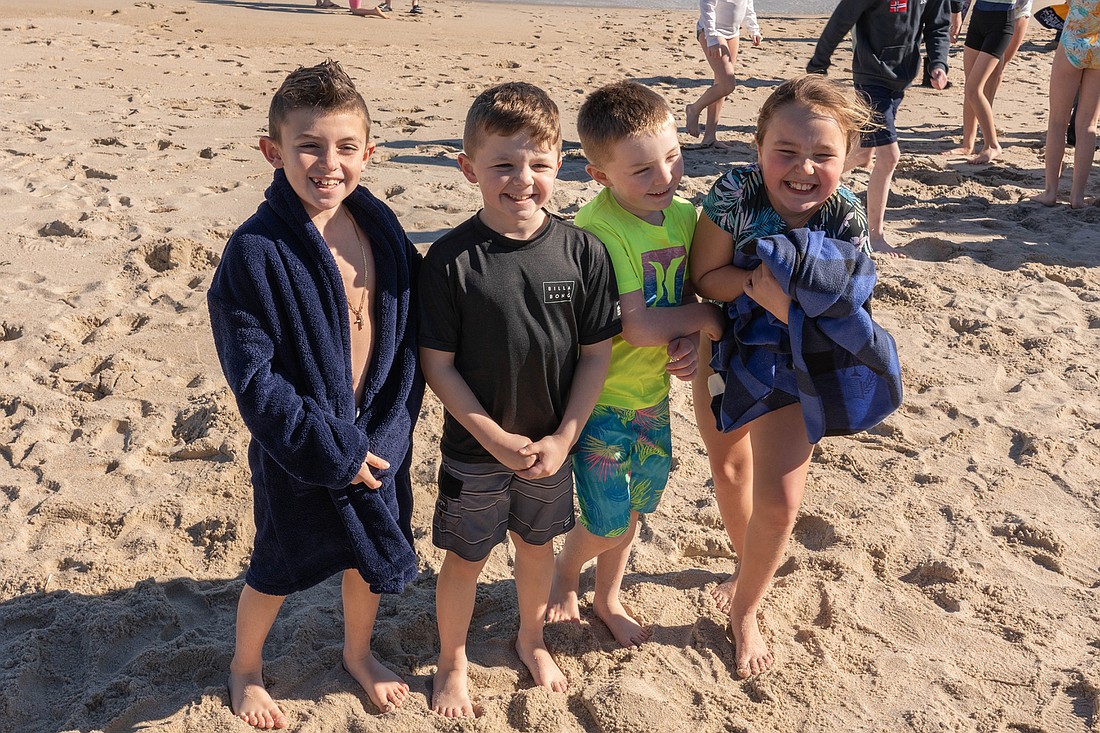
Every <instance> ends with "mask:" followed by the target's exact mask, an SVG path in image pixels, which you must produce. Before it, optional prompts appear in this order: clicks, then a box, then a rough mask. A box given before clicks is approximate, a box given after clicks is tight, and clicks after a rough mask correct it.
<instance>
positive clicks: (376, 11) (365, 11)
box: [351, 5, 390, 20]
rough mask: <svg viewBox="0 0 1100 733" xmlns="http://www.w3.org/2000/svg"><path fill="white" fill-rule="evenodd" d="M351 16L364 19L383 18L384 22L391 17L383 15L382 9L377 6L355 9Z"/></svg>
mask: <svg viewBox="0 0 1100 733" xmlns="http://www.w3.org/2000/svg"><path fill="white" fill-rule="evenodd" d="M351 14H352V15H358V16H360V17H363V18H382V19H383V20H387V19H388V18H389V17H390V16H388V15H386V14H385V13H383V12H382V8H380V7H378V6H377V5H375V6H374V7H371V8H353V9H352V11H351Z"/></svg>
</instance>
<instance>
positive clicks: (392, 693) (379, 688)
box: [344, 654, 409, 713]
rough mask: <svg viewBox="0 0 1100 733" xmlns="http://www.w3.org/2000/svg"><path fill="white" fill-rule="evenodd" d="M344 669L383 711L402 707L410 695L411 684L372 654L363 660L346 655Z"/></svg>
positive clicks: (386, 711) (375, 705) (391, 710)
mask: <svg viewBox="0 0 1100 733" xmlns="http://www.w3.org/2000/svg"><path fill="white" fill-rule="evenodd" d="M344 669H345V670H346V671H347V673H348V674H350V675H351V676H352V677H354V678H355V681H356V682H358V683H359V684H360V685H361V686H362V687H363V691H364V692H366V693H367V697H369V698H370V701H371V702H372V703H374V707H376V708H378V709H379V710H380V711H381V712H383V713H389V712H393V711H394V710H396V709H397V708H399V707H401V706H402V705H403V704H405V698H407V697H408V696H409V686H408V685H406V684H405V682H404V681H403V680H402V679H401V678H400V677H398V676H397V675H396V674H394V673H393V672H392V671H391V670H390V669H389V668H388V667H386V666H385V665H384V664H382V663H381V662H379V661H378V660H377V659H375V658H374V655H372V654H370V655H367V658H366V659H363V660H358V659H350V658H348V657H344Z"/></svg>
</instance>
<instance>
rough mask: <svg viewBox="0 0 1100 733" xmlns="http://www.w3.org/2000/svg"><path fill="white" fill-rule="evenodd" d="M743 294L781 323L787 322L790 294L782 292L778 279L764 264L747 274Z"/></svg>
mask: <svg viewBox="0 0 1100 733" xmlns="http://www.w3.org/2000/svg"><path fill="white" fill-rule="evenodd" d="M745 295H747V296H749V297H750V298H752V299H753V300H754V301H756V302H757V303H758V304H759V305H760V306H761V307H762V308H764V310H766V311H768V312H769V313H771V314H772V315H773V316H775V317H776V318H778V319H779V320H780V321H782V322H783V323H786V322H787V318H788V316H787V312H788V311H790V309H791V296H789V295H787V294H786V293H784V292H783V288H782V287H781V286H780V285H779V281H778V280H776V279H775V275H774V274H772V271H771V270H769V269H768V267H767V266H766V265H760V266H759V267H757V268H756V269H755V270H753V271H752V274H751V275H749V279H748V280H746V281H745Z"/></svg>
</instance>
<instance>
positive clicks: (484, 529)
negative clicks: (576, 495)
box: [432, 456, 576, 562]
mask: <svg viewBox="0 0 1100 733" xmlns="http://www.w3.org/2000/svg"><path fill="white" fill-rule="evenodd" d="M575 522H576V520H575V518H574V515H573V464H572V462H570V461H569V460H568V459H566V461H565V463H564V464H562V467H561V468H560V469H558V472H557V473H555V474H554V475H553V476H547V477H546V478H540V479H525V478H521V477H519V476H517V475H516V474H515V473H514V472H513V471H512V470H511V469H510V468H508V467H507V466H502V465H501V464H499V463H463V462H461V461H456V460H454V459H453V458H448V457H447V456H444V457H443V464H442V466H440V469H439V496H438V498H437V499H436V502H435V516H434V517H433V518H432V544H433V545H435V546H436V547H438V548H440V549H441V550H448V551H450V552H454V553H456V554H457V555H458V556H459V557H461V558H462V559H463V560H467V561H469V562H478V561H480V560H483V559H484V558H485V557H487V556H488V554H489V553H490V552H491V551H492V549H493V548H494V547H496V546H497V545H499V544H500V543H502V542H504V539H505V537H507V534H508V531H509V530H511V531H512V532H515V533H516V534H517V535H519V537H520V539H522V540H523V541H524V542H526V543H527V544H529V545H544V544H546V543H547V542H550V541H551V540H553V539H554V538H555V537H557V536H558V535H561V534H565V533H566V532H568V531H569V530H571V529H573V525H574V524H575Z"/></svg>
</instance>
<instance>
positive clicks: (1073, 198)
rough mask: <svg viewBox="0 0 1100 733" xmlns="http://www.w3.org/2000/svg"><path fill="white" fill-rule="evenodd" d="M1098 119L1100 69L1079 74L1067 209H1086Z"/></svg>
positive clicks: (1099, 108)
mask: <svg viewBox="0 0 1100 733" xmlns="http://www.w3.org/2000/svg"><path fill="white" fill-rule="evenodd" d="M1097 115H1100V69H1084V70H1082V73H1081V97H1080V99H1079V100H1078V102H1077V121H1076V124H1075V125H1074V127H1075V128H1076V131H1077V144H1076V145H1074V147H1073V184H1072V188H1071V189H1070V196H1069V205H1070V206H1072V207H1073V208H1075V209H1080V208H1083V207H1085V206H1087V205H1088V202H1087V201H1086V200H1085V186H1086V185H1087V184H1088V182H1089V171H1090V170H1091V169H1092V161H1093V158H1094V157H1095V153H1096V117H1097Z"/></svg>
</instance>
